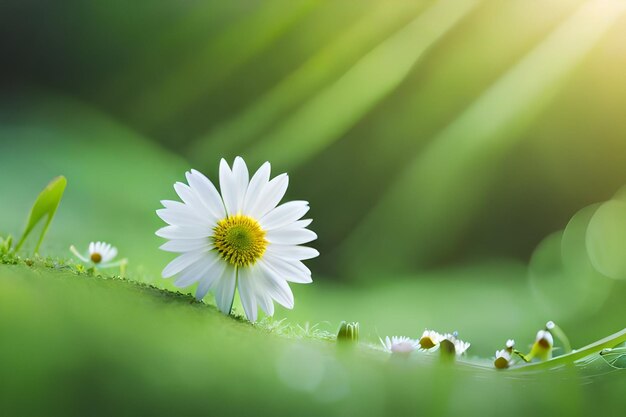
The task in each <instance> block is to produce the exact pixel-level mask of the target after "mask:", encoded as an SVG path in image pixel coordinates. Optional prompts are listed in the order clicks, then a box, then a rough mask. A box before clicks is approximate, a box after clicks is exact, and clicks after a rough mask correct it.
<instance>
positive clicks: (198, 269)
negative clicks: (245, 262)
mask: <svg viewBox="0 0 626 417" xmlns="http://www.w3.org/2000/svg"><path fill="white" fill-rule="evenodd" d="M219 260H220V258H219V256H218V255H217V253H216V252H215V251H209V252H206V253H205V254H204V257H203V258H202V259H201V260H200V261H198V262H196V263H195V264H192V265H190V266H188V267H187V268H185V269H184V270H183V271H181V273H180V276H179V277H178V278H177V279H176V281H174V285H175V286H177V287H178V288H184V287H188V286H189V285H191V284H193V283H194V282H196V281H199V280H200V279H201V278H202V277H203V276H205V275H206V274H207V273H209V271H210V270H211V269H212V268H213V267H214V266H215V263H216V262H218V261H219Z"/></svg>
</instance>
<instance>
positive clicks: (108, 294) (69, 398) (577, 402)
mask: <svg viewBox="0 0 626 417" xmlns="http://www.w3.org/2000/svg"><path fill="white" fill-rule="evenodd" d="M367 326H368V323H367V322H363V323H362V327H365V328H366V327H367ZM269 327H271V326H269ZM281 333H282V332H280V331H271V330H269V329H268V325H267V323H265V324H262V325H260V326H253V325H251V324H249V323H247V322H245V321H242V320H238V319H234V318H231V317H226V316H224V315H222V314H220V313H219V312H218V311H217V310H216V309H215V308H214V307H213V306H211V305H208V304H205V303H199V302H196V301H195V300H194V299H193V298H192V297H189V296H186V295H182V294H178V293H173V292H170V291H164V290H160V289H156V288H154V287H150V286H146V285H141V284H137V283H134V282H132V281H128V280H122V279H120V278H115V277H111V278H103V277H101V276H97V275H96V276H91V275H89V274H81V275H77V274H75V273H74V272H72V271H69V270H67V267H58V268H55V267H52V268H50V267H45V266H42V265H38V264H35V265H33V266H31V267H29V266H27V265H24V264H19V265H1V266H0V334H1V335H2V338H1V339H0V352H1V355H0V358H1V359H0V367H1V369H2V374H3V378H1V379H0V392H2V393H3V397H4V398H3V400H2V408H3V410H4V411H5V412H6V414H5V415H227V414H228V415H311V416H319V415H381V414H387V415H418V414H419V415H520V416H522V415H525V416H527V415H570V416H576V415H581V416H582V415H590V414H592V413H596V412H598V410H602V415H616V416H617V415H621V412H622V411H623V407H624V405H625V401H626V400H625V399H624V396H623V395H622V394H623V392H624V388H626V378H624V374H623V373H622V372H621V371H616V370H612V369H611V368H610V367H609V366H607V365H606V364H603V363H602V361H598V363H596V364H595V365H594V366H591V367H585V368H577V367H574V366H572V367H569V368H564V369H561V370H559V371H544V372H533V373H530V374H518V373H510V372H507V371H504V372H498V371H495V370H483V369H474V368H472V367H471V366H467V365H463V364H457V365H452V366H450V365H448V364H445V363H439V362H438V361H437V360H436V359H437V357H436V356H424V357H423V358H420V359H417V360H410V361H406V360H396V359H395V358H394V359H390V357H389V356H388V355H386V354H384V353H383V352H380V351H377V350H374V349H371V348H369V347H367V346H360V347H356V348H354V349H350V348H347V349H342V348H341V347H339V346H337V345H336V344H335V343H333V342H332V341H328V340H323V339H320V338H317V337H312V336H307V335H305V334H304V333H303V332H295V333H290V332H286V334H281Z"/></svg>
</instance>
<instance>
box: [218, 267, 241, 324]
mask: <svg viewBox="0 0 626 417" xmlns="http://www.w3.org/2000/svg"><path fill="white" fill-rule="evenodd" d="M236 274H237V270H236V269H235V268H234V267H232V266H231V265H226V268H224V271H223V272H222V274H221V276H220V277H219V278H218V279H217V280H216V281H215V283H214V287H215V303H216V304H217V308H218V309H219V310H220V311H221V312H222V313H224V314H230V310H231V308H232V306H233V299H234V298H235V282H236V281H237V276H236Z"/></svg>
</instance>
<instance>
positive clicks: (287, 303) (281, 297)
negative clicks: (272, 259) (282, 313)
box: [258, 260, 293, 309]
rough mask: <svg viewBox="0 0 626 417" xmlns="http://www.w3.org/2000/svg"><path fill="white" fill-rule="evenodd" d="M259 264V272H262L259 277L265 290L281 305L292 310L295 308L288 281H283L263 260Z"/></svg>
mask: <svg viewBox="0 0 626 417" xmlns="http://www.w3.org/2000/svg"><path fill="white" fill-rule="evenodd" d="M258 264H259V266H260V268H259V270H260V271H261V272H262V274H261V275H260V276H259V281H260V282H261V283H262V284H263V290H264V291H265V292H267V293H268V294H269V295H270V296H271V297H272V298H273V299H274V300H276V301H277V302H278V303H279V304H280V305H282V306H284V307H286V308H290V309H291V308H293V293H292V292H291V288H289V285H288V284H287V281H285V280H284V279H282V278H281V277H280V275H279V274H278V273H277V272H276V271H275V270H274V269H273V268H272V267H271V266H269V265H268V264H267V263H266V262H264V261H262V260H261V261H259V262H258Z"/></svg>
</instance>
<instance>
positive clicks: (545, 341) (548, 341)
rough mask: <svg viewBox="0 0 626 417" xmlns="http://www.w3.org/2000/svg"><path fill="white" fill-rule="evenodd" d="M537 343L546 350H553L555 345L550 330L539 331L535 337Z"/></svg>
mask: <svg viewBox="0 0 626 417" xmlns="http://www.w3.org/2000/svg"><path fill="white" fill-rule="evenodd" d="M535 343H537V344H538V345H540V346H541V347H542V348H544V349H552V346H553V345H554V338H553V337H552V333H550V331H549V330H539V331H538V332H537V336H536V337H535Z"/></svg>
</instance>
